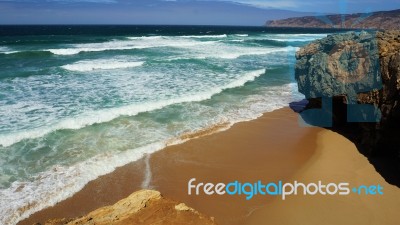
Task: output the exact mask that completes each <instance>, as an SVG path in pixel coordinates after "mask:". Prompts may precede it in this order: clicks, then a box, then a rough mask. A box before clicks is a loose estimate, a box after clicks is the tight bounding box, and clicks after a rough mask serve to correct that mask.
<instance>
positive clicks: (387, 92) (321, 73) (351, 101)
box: [295, 31, 400, 184]
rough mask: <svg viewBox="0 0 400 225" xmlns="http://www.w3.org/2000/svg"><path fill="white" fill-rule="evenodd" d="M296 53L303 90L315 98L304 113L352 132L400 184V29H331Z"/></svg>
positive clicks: (312, 119) (388, 176)
mask: <svg viewBox="0 0 400 225" xmlns="http://www.w3.org/2000/svg"><path fill="white" fill-rule="evenodd" d="M296 59H297V62H296V67H295V76H296V80H297V82H298V87H299V91H300V92H301V93H303V94H304V95H305V96H306V98H307V99H309V103H308V106H307V108H306V111H304V112H303V113H302V116H303V118H304V119H305V120H306V121H308V122H310V123H314V122H315V123H317V125H321V124H323V125H322V126H327V127H331V128H332V129H334V130H336V131H338V132H341V133H343V134H344V135H346V136H348V137H349V138H350V139H352V140H353V141H354V142H355V143H356V144H357V145H358V147H359V149H360V150H361V151H362V152H363V153H364V154H365V155H367V156H368V157H369V159H370V161H371V162H372V163H373V164H374V165H375V167H376V169H377V170H378V171H379V172H381V174H382V175H383V176H384V177H385V178H386V179H387V180H388V181H389V182H391V183H396V184H400V177H399V174H400V166H399V165H400V147H399V146H400V141H399V138H398V137H400V136H399V135H400V31H385V32H358V33H355V32H350V33H345V34H334V35H329V36H328V37H327V38H324V39H321V40H317V41H314V42H312V43H310V44H308V45H307V46H305V47H303V48H302V49H300V50H299V51H298V52H297V53H296ZM310 109H317V110H316V111H315V110H314V111H313V110H311V111H308V112H307V110H310ZM310 112H314V113H310ZM331 118H332V121H329V119H331ZM321 121H322V122H321ZM324 122H325V123H324ZM329 122H332V123H329ZM318 123H319V124H318Z"/></svg>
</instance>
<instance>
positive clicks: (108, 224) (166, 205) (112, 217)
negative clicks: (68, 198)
mask: <svg viewBox="0 0 400 225" xmlns="http://www.w3.org/2000/svg"><path fill="white" fill-rule="evenodd" d="M61 224H68V225H94V224H96V225H130V224H132V225H133V224H135V225H136V224H137V225H139V224H140V225H150V224H152V225H157V224H165V225H168V224H171V225H172V224H188V225H215V224H216V223H215V222H214V219H213V218H212V217H207V216H205V215H203V214H201V213H199V212H197V211H196V210H194V209H192V208H190V207H188V206H187V205H185V204H184V203H178V202H176V201H173V200H170V199H167V198H164V197H163V196H161V194H160V192H158V191H153V190H140V191H137V192H134V193H132V194H131V195H130V196H128V197H127V198H124V199H122V200H120V201H118V202H117V203H115V204H114V205H111V206H105V207H102V208H99V209H96V210H95V211H92V212H90V213H89V214H87V215H85V216H82V217H79V218H73V219H71V218H70V219H66V218H63V219H51V220H48V221H47V222H45V223H44V225H61Z"/></svg>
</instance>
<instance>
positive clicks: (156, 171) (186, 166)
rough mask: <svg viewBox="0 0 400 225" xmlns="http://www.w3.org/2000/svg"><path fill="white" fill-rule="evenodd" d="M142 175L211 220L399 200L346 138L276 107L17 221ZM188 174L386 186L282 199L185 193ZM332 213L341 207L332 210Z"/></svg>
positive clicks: (301, 217)
mask: <svg viewBox="0 0 400 225" xmlns="http://www.w3.org/2000/svg"><path fill="white" fill-rule="evenodd" d="M335 149H339V151H336V150H335ZM146 168H148V169H149V170H146ZM145 176H151V179H150V182H149V183H148V185H149V186H148V187H147V188H152V189H156V190H158V191H160V192H161V193H162V194H163V195H164V196H165V197H168V198H170V199H173V200H176V201H178V202H184V203H186V204H187V205H189V206H190V207H193V208H194V209H196V210H197V211H199V212H201V213H204V214H206V215H208V216H212V217H215V220H216V222H217V223H218V224H222V225H224V224H225V225H228V224H229V225H235V224H299V222H301V223H305V224H317V223H318V224H346V223H342V222H343V221H347V222H348V221H352V219H353V218H358V217H360V218H361V217H363V216H365V215H366V216H367V217H366V218H369V219H371V217H373V218H378V219H379V218H380V217H379V216H375V213H374V210H378V211H377V213H379V212H380V211H379V210H381V211H382V214H381V216H385V215H389V217H390V216H392V214H391V213H390V212H392V210H393V212H394V211H398V210H399V209H400V206H399V204H398V202H400V201H397V199H400V198H398V197H400V195H399V194H400V192H399V190H398V189H397V188H395V187H391V186H390V185H388V184H386V182H385V181H384V180H383V179H382V178H381V177H380V175H379V174H377V173H376V172H375V170H374V169H373V167H372V166H371V165H370V164H369V163H368V161H367V160H366V159H365V158H364V157H363V156H362V155H361V154H359V153H358V151H357V149H356V148H355V146H354V145H353V144H352V143H351V142H349V141H348V140H347V139H345V138H344V137H342V136H340V135H338V134H336V133H333V132H331V131H327V130H324V129H322V128H312V127H302V126H299V123H298V115H297V114H296V113H294V112H292V111H291V110H290V109H289V108H284V109H280V110H276V111H274V112H270V113H266V114H264V115H263V116H262V117H260V118H258V119H256V120H252V121H248V122H241V123H238V124H235V125H234V126H232V127H231V128H230V129H228V130H226V131H223V132H219V133H214V134H211V135H207V136H202V137H199V138H195V139H191V140H189V141H187V142H185V143H183V144H179V145H174V146H169V147H167V148H165V149H164V150H161V151H159V152H156V153H154V154H152V155H150V156H148V157H145V158H144V159H141V160H139V161H137V162H133V163H130V164H128V165H126V166H123V167H120V168H118V169H116V170H115V171H114V172H113V173H111V174H108V175H105V176H101V177H99V178H98V179H96V180H94V181H92V182H90V183H89V184H87V185H86V186H85V188H84V189H83V190H81V191H80V192H78V193H76V194H75V195H74V196H73V197H71V198H69V199H67V200H65V201H62V202H60V203H58V204H57V205H55V206H54V207H50V208H48V209H45V210H42V211H40V212H38V213H35V214H33V215H32V216H31V217H30V218H28V219H27V220H24V221H22V222H20V223H19V224H32V223H35V222H43V221H45V220H47V219H50V218H64V217H66V218H70V217H77V216H81V215H84V214H86V213H88V212H90V211H92V210H94V209H96V208H98V207H101V206H104V205H110V204H114V203H115V202H117V201H118V200H120V199H122V198H125V197H127V196H128V195H129V194H131V193H132V192H133V191H137V190H139V189H142V187H141V185H142V183H143V181H144V180H145ZM191 178H196V179H197V180H196V182H195V183H199V182H203V183H206V182H213V183H219V182H224V183H228V182H232V181H235V180H238V181H240V182H242V183H244V182H256V181H258V180H262V181H263V182H265V183H266V182H277V181H279V180H282V181H283V182H290V181H293V180H296V179H297V180H299V181H302V182H305V183H306V182H316V181H318V180H327V181H330V180H332V181H337V180H345V181H347V182H350V183H353V182H355V184H364V183H365V182H366V181H368V182H369V183H374V184H376V183H377V182H378V183H380V184H382V185H386V186H385V189H386V190H388V192H385V195H384V197H383V198H382V196H381V198H380V197H379V196H374V197H372V198H369V197H370V196H368V198H362V197H359V196H358V197H353V196H351V197H350V196H346V198H338V197H337V196H333V197H318V196H311V197H310V196H296V197H293V198H290V199H288V200H287V201H282V200H281V199H280V198H279V197H271V196H261V195H258V196H255V197H253V199H251V200H245V196H244V195H240V196H239V195H235V196H231V195H223V196H218V195H213V196H208V195H205V194H201V195H198V196H196V195H188V187H187V185H188V181H189V180H190V179H191ZM386 190H385V191H386ZM353 199H355V200H353ZM370 199H371V200H370ZM373 204H380V205H373ZM382 204H383V206H382ZM385 205H387V206H388V207H393V209H387V211H386V212H389V214H388V213H383V211H384V210H386V209H385V208H386V207H385ZM337 207H341V208H337ZM359 207H360V209H359V210H358V208H359ZM380 207H383V209H380ZM367 209H368V210H367ZM346 210H350V211H348V212H347V211H346ZM351 210H353V211H351ZM303 211H304V213H298V212H303ZM334 212H342V213H344V214H342V215H340V216H339V213H334ZM357 213H358V214H357ZM353 214H356V216H358V217H355V215H353ZM310 217H312V218H310ZM338 217H341V218H342V219H341V218H338ZM342 220H343V221H342ZM395 220H396V218H393V219H392V220H390V219H388V220H387V221H388V222H391V221H395ZM359 221H363V222H364V221H366V220H361V219H355V220H354V222H355V223H351V224H359V223H358V222H359ZM368 221H370V220H368ZM371 221H374V220H371ZM377 221H379V220H377ZM347 224H349V223H347ZM365 224H382V223H365ZM384 224H393V223H384ZM397 224H400V223H397Z"/></svg>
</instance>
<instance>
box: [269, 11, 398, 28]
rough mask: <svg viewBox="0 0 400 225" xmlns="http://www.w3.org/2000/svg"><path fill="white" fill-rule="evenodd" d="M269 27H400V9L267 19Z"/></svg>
mask: <svg viewBox="0 0 400 225" xmlns="http://www.w3.org/2000/svg"><path fill="white" fill-rule="evenodd" d="M265 25H266V26H268V27H318V28H361V29H367V28H368V29H385V30H388V29H399V28H400V10H393V11H381V12H373V13H367V14H362V13H356V14H346V15H338V14H336V15H326V16H305V17H295V18H288V19H283V20H270V21H267V22H266V24H265Z"/></svg>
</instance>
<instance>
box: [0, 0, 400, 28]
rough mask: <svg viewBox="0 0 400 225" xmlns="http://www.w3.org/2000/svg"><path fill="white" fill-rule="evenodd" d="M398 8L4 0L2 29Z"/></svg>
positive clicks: (376, 1)
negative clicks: (5, 27)
mask: <svg viewBox="0 0 400 225" xmlns="http://www.w3.org/2000/svg"><path fill="white" fill-rule="evenodd" d="M399 8H400V0H300V1H299V0H0V24H193V25H202V24H204V25H255V26H257V25H262V24H263V23H264V22H265V21H266V20H270V19H281V18H287V17H293V16H304V15H319V14H322V13H354V12H361V13H366V12H371V11H379V10H393V9H399Z"/></svg>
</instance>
